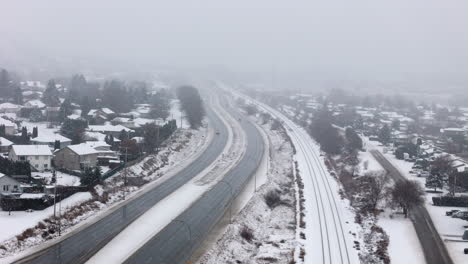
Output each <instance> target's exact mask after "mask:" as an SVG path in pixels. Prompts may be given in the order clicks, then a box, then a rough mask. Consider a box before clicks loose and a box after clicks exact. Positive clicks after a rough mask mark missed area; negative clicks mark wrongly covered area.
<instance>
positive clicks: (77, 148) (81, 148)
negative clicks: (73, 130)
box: [67, 143, 98, 155]
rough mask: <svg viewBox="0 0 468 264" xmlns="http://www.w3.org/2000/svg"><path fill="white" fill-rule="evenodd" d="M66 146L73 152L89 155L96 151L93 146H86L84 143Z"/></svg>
mask: <svg viewBox="0 0 468 264" xmlns="http://www.w3.org/2000/svg"><path fill="white" fill-rule="evenodd" d="M67 148H69V149H70V150H71V151H73V152H75V153H76V154H78V155H89V154H96V153H98V152H97V151H96V150H95V149H94V148H92V147H90V146H88V145H87V144H85V143H81V144H78V145H70V146H68V147H67Z"/></svg>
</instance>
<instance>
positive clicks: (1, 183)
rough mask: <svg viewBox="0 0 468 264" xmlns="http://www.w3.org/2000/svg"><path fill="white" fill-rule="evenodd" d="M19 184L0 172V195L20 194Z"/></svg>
mask: <svg viewBox="0 0 468 264" xmlns="http://www.w3.org/2000/svg"><path fill="white" fill-rule="evenodd" d="M21 192H22V190H21V183H20V182H19V181H17V180H15V179H13V178H11V177H8V176H6V175H5V174H3V173H1V172H0V193H1V194H11V193H21Z"/></svg>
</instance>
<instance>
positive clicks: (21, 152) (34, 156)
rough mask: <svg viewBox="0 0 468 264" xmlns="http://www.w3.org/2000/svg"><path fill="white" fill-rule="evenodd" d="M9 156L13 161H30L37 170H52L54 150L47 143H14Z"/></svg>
mask: <svg viewBox="0 0 468 264" xmlns="http://www.w3.org/2000/svg"><path fill="white" fill-rule="evenodd" d="M8 157H9V158H10V159H11V160H13V161H28V162H29V164H30V165H31V168H33V169H35V170H37V171H44V170H50V168H51V162H52V157H53V156H52V152H51V151H50V148H49V146H46V145H13V146H12V147H11V149H10V152H9V154H8Z"/></svg>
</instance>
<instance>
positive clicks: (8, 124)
mask: <svg viewBox="0 0 468 264" xmlns="http://www.w3.org/2000/svg"><path fill="white" fill-rule="evenodd" d="M0 125H4V126H6V127H14V128H16V124H15V123H13V122H11V121H10V120H8V119H4V118H1V117H0Z"/></svg>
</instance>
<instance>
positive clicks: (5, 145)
mask: <svg viewBox="0 0 468 264" xmlns="http://www.w3.org/2000/svg"><path fill="white" fill-rule="evenodd" d="M12 145H13V142H11V141H10V140H8V139H6V138H4V137H0V153H5V152H9V151H10V148H11V146H12Z"/></svg>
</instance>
